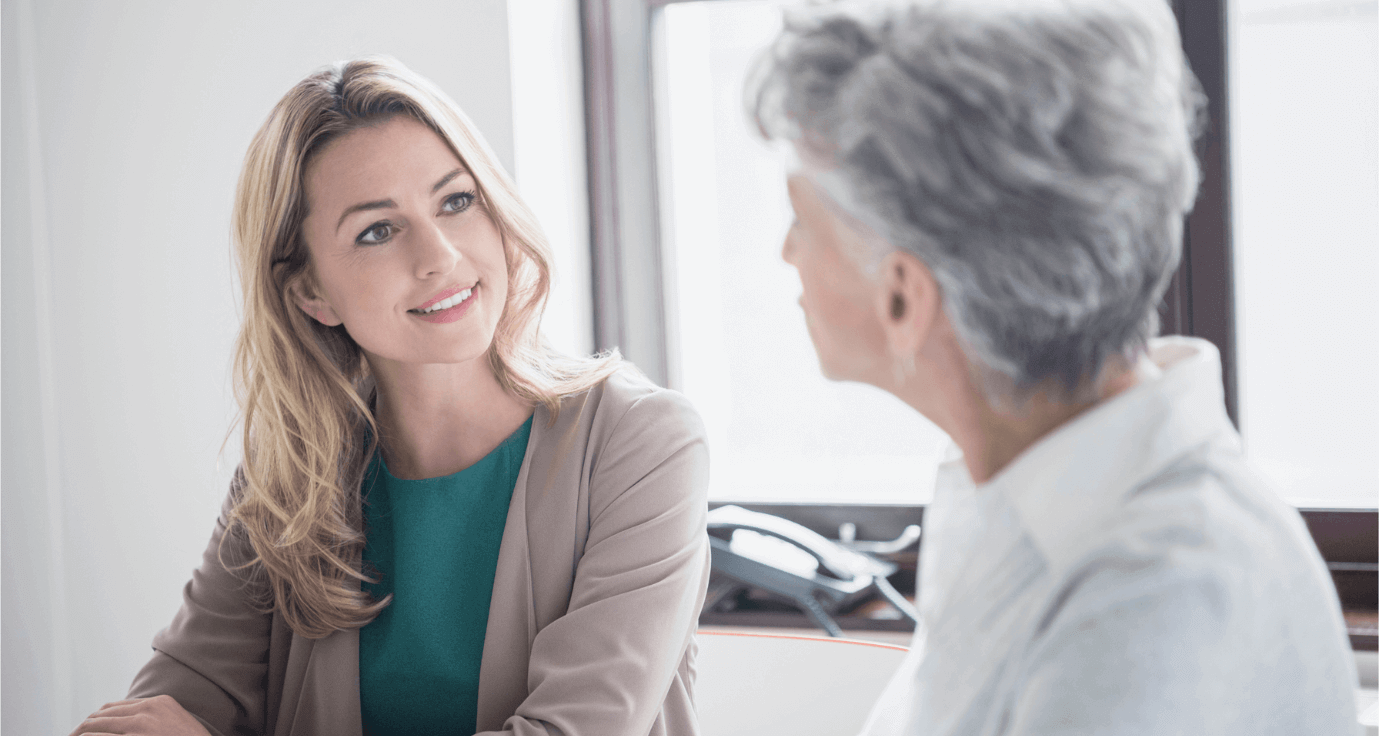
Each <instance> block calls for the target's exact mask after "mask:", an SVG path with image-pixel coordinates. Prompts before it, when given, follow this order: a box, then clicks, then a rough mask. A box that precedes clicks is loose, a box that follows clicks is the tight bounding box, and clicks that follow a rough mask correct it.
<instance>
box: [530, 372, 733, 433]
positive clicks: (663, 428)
mask: <svg viewBox="0 0 1379 736" xmlns="http://www.w3.org/2000/svg"><path fill="white" fill-rule="evenodd" d="M572 433H574V434H576V435H583V436H584V437H585V438H586V440H587V444H589V445H590V446H592V447H599V446H602V445H604V444H607V443H609V442H613V441H620V440H623V438H628V437H644V438H645V439H649V440H655V439H657V438H661V439H665V440H675V439H679V440H687V439H698V440H700V441H703V440H704V439H705V434H706V433H705V430H704V424H703V421H702V420H701V419H700V417H699V412H698V411H696V410H695V408H694V405H693V404H691V403H690V401H689V399H688V398H686V397H685V395H684V394H681V393H680V392H678V391H674V390H671V389H667V388H662V387H660V386H657V385H656V384H654V383H652V382H651V381H650V380H649V379H647V378H646V377H645V376H643V375H642V374H641V372H640V371H638V370H637V369H636V368H635V367H632V366H631V365H628V366H626V367H623V368H621V369H619V370H618V371H616V372H614V373H612V374H610V375H609V376H608V377H607V378H605V379H604V380H602V381H600V382H599V383H598V384H597V385H595V386H593V387H592V388H590V389H588V390H586V391H581V392H580V393H577V394H571V395H569V396H565V397H564V398H562V399H561V404H560V412H559V415H558V416H557V418H556V420H555V422H554V423H552V425H551V431H550V432H548V433H545V434H547V435H548V436H550V437H553V438H554V437H566V438H568V437H569V436H570V435H571V434H572ZM567 441H568V440H567Z"/></svg>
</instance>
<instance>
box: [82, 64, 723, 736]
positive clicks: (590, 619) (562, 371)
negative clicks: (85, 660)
mask: <svg viewBox="0 0 1379 736" xmlns="http://www.w3.org/2000/svg"><path fill="white" fill-rule="evenodd" d="M234 235H235V241H236V249H237V255H238V262H239V269H240V277H241V280H242V283H243V289H244V324H243V327H242V330H241V333H240V337H239V341H238V344H237V351H236V363H235V365H236V376H237V380H238V386H239V388H240V392H239V397H240V402H241V405H242V409H243V420H244V427H243V429H244V460H243V463H242V465H241V466H240V469H239V471H238V472H237V473H236V476H235V479H234V482H233V483H232V485H231V488H230V493H229V495H228V497H227V499H226V501H225V505H224V511H223V513H222V515H221V517H220V519H219V521H218V523H217V525H216V528H215V531H214V533H213V535H212V537H211V541H210V545H209V546H208V548H207V550H206V553H205V556H204V559H203V561H202V564H201V567H200V568H199V569H197V570H196V571H195V572H194V574H193V576H192V579H191V582H190V583H188V585H187V587H186V590H185V598H184V603H183V605H182V608H181V610H180V611H179V612H178V613H177V615H176V617H175V618H174V619H173V622H172V625H171V626H169V627H168V628H167V629H165V630H163V631H162V632H160V633H159V634H158V635H157V636H156V637H155V639H154V641H153V648H154V654H153V658H152V659H151V660H150V661H149V663H148V664H147V665H145V667H144V668H143V669H142V670H141V671H140V672H139V673H138V675H137V676H136V677H135V679H134V683H133V686H132V687H131V688H130V692H129V695H128V698H129V699H128V700H123V701H119V702H116V703H111V704H108V705H107V706H105V707H103V708H102V709H101V710H99V711H97V712H95V713H93V714H92V715H91V716H90V717H89V719H88V720H87V721H85V722H84V723H82V724H81V725H80V726H79V727H78V728H77V729H76V731H74V732H73V733H74V734H82V733H125V734H134V733H138V734H199V735H201V734H208V733H209V734H218V735H221V736H229V735H230V734H277V735H278V736H287V734H294V735H297V736H301V735H307V734H320V735H322V736H325V735H327V734H328V735H330V736H350V735H351V734H361V733H371V734H391V733H398V734H401V733H408V734H418V733H454V734H466V735H467V734H473V733H476V732H478V733H483V734H498V733H502V734H556V733H558V734H564V735H565V736H576V735H577V734H578V735H586V734H587V735H597V736H608V735H611V734H637V735H639V736H640V735H642V734H667V735H682V734H693V733H696V732H697V725H696V720H695V717H694V711H693V705H692V702H691V699H690V693H691V689H692V685H693V665H694V654H695V645H694V639H693V631H694V627H695V622H696V619H697V616H698V613H699V609H700V606H701V604H702V602H703V597H704V587H705V584H706V579H707V572H708V566H709V556H708V547H707V544H706V537H705V535H704V523H705V521H704V514H705V511H706V497H705V493H706V486H707V477H708V456H707V449H706V446H705V441H704V431H703V428H702V425H701V424H700V421H699V418H698V416H697V415H696V413H695V412H694V410H693V409H692V408H691V407H690V405H689V404H688V403H687V402H686V401H685V400H684V398H683V397H681V396H680V395H678V394H676V393H673V392H670V391H665V390H662V389H659V388H657V387H655V386H653V385H651V384H650V383H649V382H647V381H646V380H645V379H644V378H642V377H641V376H640V374H639V373H637V372H636V371H635V369H633V368H631V367H629V366H627V364H626V363H623V362H622V361H621V360H620V359H619V358H618V357H617V356H616V355H611V356H604V357H600V358H594V359H588V360H576V359H570V358H565V357H562V356H560V355H558V354H556V353H554V352H553V351H552V350H550V349H549V348H547V347H546V346H545V345H544V343H543V342H542V341H541V339H540V335H539V331H538V325H539V323H540V317H541V309H542V307H543V305H544V303H545V299H546V296H547V292H548V288H549V284H550V267H549V261H550V255H549V250H548V248H547V246H546V243H545V240H544V237H543V236H542V234H541V232H540V229H539V227H538V225H537V223H536V220H535V218H534V217H533V216H532V214H531V212H530V211H529V210H528V209H527V208H526V207H525V206H524V205H523V204H522V202H521V200H520V199H518V197H517V194H516V193H515V190H514V187H513V184H512V182H511V181H510V180H509V178H508V177H507V175H506V174H505V173H504V172H503V171H502V170H501V169H500V168H499V166H498V164H497V163H496V162H495V160H494V156H493V154H492V152H491V151H490V150H489V148H488V147H487V145H486V144H485V143H484V141H483V140H482V138H481V137H480V136H479V134H478V132H477V131H476V130H475V129H474V126H473V125H472V123H470V122H469V120H468V119H467V118H466V117H465V116H464V114H463V113H462V112H461V111H460V110H459V108H458V107H457V106H456V105H455V104H454V103H453V102H452V101H450V100H449V99H448V98H447V97H446V96H445V95H444V94H443V93H442V92H440V91H439V90H438V89H436V88H435V87H434V86H432V85H431V84H430V83H429V82H427V81H426V80H424V79H422V78H420V77H419V76H417V75H416V74H414V73H412V72H411V71H409V70H408V69H406V68H405V67H403V66H402V65H400V64H398V63H397V62H396V61H392V60H389V59H381V58H374V59H364V60H358V61H352V62H348V63H343V64H340V65H337V66H335V67H332V68H330V69H327V70H325V71H322V72H319V73H316V74H313V75H311V76H310V77H308V78H306V79H305V80H303V81H302V82H301V83H299V84H298V85H296V86H295V87H293V88H292V90H291V91H289V92H288V93H287V95H286V96H285V97H284V98H283V99H282V100H281V101H280V102H279V103H278V105H277V106H276V107H275V108H274V110H273V112H272V113H271V114H270V115H269V117H268V120H267V122H266V123H264V125H263V127H262V128H261V129H260V131H259V133H258V135H257V136H256V137H255V138H254V141H253V143H252V144H251V145H250V148H249V152H248V155H247V156H246V159H245V164H244V170H243V173H242V175H241V178H240V182H239V187H238V191H237V194H236V201H235V212H234Z"/></svg>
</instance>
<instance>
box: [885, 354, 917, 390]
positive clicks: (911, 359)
mask: <svg viewBox="0 0 1379 736" xmlns="http://www.w3.org/2000/svg"><path fill="white" fill-rule="evenodd" d="M891 367H892V369H893V370H894V371H895V383H896V385H897V386H903V385H905V382H906V381H907V380H909V378H910V376H913V375H914V374H915V356H914V355H912V354H909V353H906V355H905V357H903V358H901V359H900V360H897V361H896V362H895V363H894V364H893V365H892V366H891Z"/></svg>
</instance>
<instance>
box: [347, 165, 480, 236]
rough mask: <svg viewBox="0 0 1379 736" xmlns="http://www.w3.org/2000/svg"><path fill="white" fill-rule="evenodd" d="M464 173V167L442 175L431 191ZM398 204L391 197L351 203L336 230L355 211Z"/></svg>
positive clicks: (436, 190) (380, 208)
mask: <svg viewBox="0 0 1379 736" xmlns="http://www.w3.org/2000/svg"><path fill="white" fill-rule="evenodd" d="M464 173H467V172H466V171H465V170H464V169H455V170H454V171H452V172H450V173H448V174H446V175H445V176H442V177H441V179H440V181H438V182H436V183H435V184H433V185H431V193H432V194H435V193H436V192H438V191H440V188H441V187H443V186H445V185H446V184H449V183H450V182H452V181H454V180H455V177H457V176H459V175H461V174H464ZM396 206H397V202H394V201H393V200H391V199H378V200H374V201H372V202H361V203H359V204H356V205H351V206H350V207H346V208H345V211H344V212H342V213H340V220H339V221H338V222H336V223H335V232H337V233H338V232H340V226H341V225H344V224H345V218H346V217H349V216H350V215H352V214H354V213H356V212H360V211H364V210H382V209H387V208H389V207H396Z"/></svg>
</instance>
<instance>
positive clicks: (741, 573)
mask: <svg viewBox="0 0 1379 736" xmlns="http://www.w3.org/2000/svg"><path fill="white" fill-rule="evenodd" d="M708 521H709V524H708V526H709V544H710V546H711V547H712V550H713V567H714V569H715V570H717V571H719V572H721V573H723V574H724V575H726V576H728V577H729V578H731V579H732V580H735V581H738V582H740V583H743V584H746V585H750V586H754V587H757V588H761V589H763V590H766V591H769V592H771V593H775V594H776V595H780V596H784V597H786V598H789V599H791V600H793V601H795V602H796V603H797V604H798V605H799V606H800V607H801V608H803V609H804V611H805V613H806V614H808V615H809V617H810V618H811V619H813V620H814V622H815V623H817V624H818V625H819V626H820V627H821V628H822V629H824V630H825V631H827V632H828V633H829V635H830V636H842V634H843V632H842V629H840V628H839V627H838V624H837V623H836V622H834V620H833V618H832V617H831V616H830V615H829V614H830V613H832V612H836V611H837V610H839V609H841V608H843V607H844V606H847V605H850V604H852V603H855V602H858V601H860V600H862V599H863V598H867V597H869V596H870V595H871V593H872V591H873V589H875V590H876V591H878V592H880V593H881V595H882V596H884V597H885V598H886V600H888V601H890V603H891V605H893V606H895V607H896V608H897V609H899V610H900V612H901V613H902V614H903V615H905V616H906V617H907V618H909V619H910V620H912V621H915V622H916V623H918V621H919V619H918V615H917V614H916V613H915V610H914V607H913V606H911V605H910V603H909V601H907V600H905V598H904V597H902V596H901V595H900V594H899V593H897V592H896V590H895V589H894V588H892V587H891V585H890V583H889V581H887V580H886V578H887V577H888V576H890V575H891V574H893V573H894V572H895V571H896V569H897V568H896V566H895V565H893V564H891V563H889V562H886V561H884V560H880V559H877V558H875V557H872V556H871V555H868V554H865V553H863V552H857V551H855V550H851V549H848V548H846V547H843V546H842V545H840V544H838V543H837V542H834V541H832V540H830V539H826V538H825V537H824V536H823V535H821V534H818V533H816V532H814V531H813V530H811V529H808V528H805V527H803V526H801V525H799V524H796V523H795V522H793V521H790V520H788V519H782V518H780V517H779V516H772V515H770V514H763V513H759V512H756V511H748V510H747V509H744V508H742V507H740V506H720V507H718V508H716V509H714V510H712V511H710V512H709V519H708Z"/></svg>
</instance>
